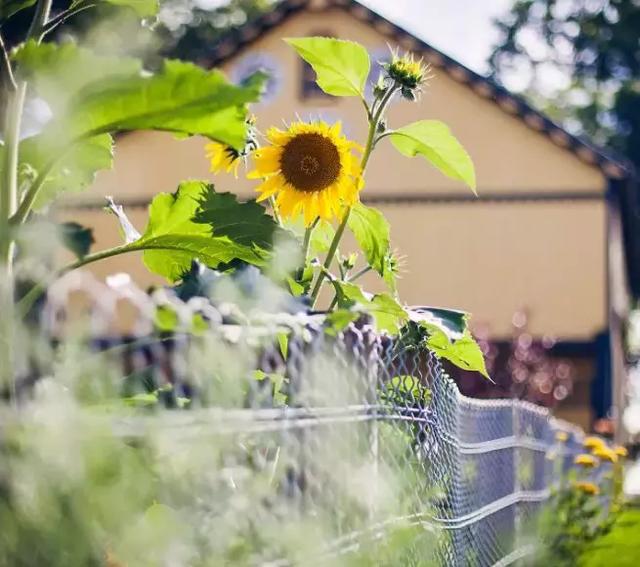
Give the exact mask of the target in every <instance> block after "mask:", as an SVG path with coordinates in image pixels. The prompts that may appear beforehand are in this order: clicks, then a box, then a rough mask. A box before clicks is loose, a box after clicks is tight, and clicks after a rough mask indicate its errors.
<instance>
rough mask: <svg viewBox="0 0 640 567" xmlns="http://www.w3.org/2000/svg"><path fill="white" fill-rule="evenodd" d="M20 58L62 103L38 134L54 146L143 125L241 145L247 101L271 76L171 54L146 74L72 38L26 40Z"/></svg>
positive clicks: (52, 99) (27, 73)
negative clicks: (234, 72) (244, 76)
mask: <svg viewBox="0 0 640 567" xmlns="http://www.w3.org/2000/svg"><path fill="white" fill-rule="evenodd" d="M15 59H16V61H17V62H18V63H19V66H20V72H21V74H22V76H24V77H25V78H29V79H32V80H33V81H34V84H35V86H36V89H37V91H38V93H39V94H41V96H43V98H45V99H46V100H47V102H49V103H50V104H52V105H53V106H54V108H55V109H56V110H57V112H56V113H54V114H55V115H56V119H55V120H53V121H52V122H51V123H49V124H48V125H47V127H46V128H45V132H43V134H41V136H43V137H45V138H46V140H47V141H48V142H49V145H48V147H49V148H51V149H52V150H55V149H59V148H61V147H63V146H65V145H66V144H69V143H71V142H73V141H76V140H78V139H83V138H88V137H92V136H95V135H97V134H102V133H109V132H114V131H128V130H141V129H151V130H164V131H168V132H175V133H177V134H180V135H195V134H199V135H202V136H206V137H208V138H210V139H213V140H217V141H220V142H223V143H226V144H229V145H231V146H233V147H235V148H240V147H243V146H244V144H245V137H246V129H247V125H246V122H245V118H246V110H247V109H246V105H247V103H250V102H255V101H256V100H257V99H258V98H259V95H260V92H261V90H262V86H263V84H264V80H265V78H266V77H265V76H264V75H263V74H262V73H257V74H256V75H253V76H252V77H251V78H250V79H248V80H247V81H245V83H244V84H243V86H235V85H232V84H230V83H229V82H228V81H227V79H226V78H225V76H224V75H223V74H222V73H221V72H220V71H217V70H210V71H207V70H205V69H203V68H201V67H199V66H197V65H194V64H192V63H185V62H182V61H171V60H169V61H165V62H164V64H163V66H162V68H161V69H160V70H159V71H158V72H157V73H142V72H141V70H140V69H141V65H140V62H139V61H137V60H135V59H130V58H122V59H121V58H114V57H108V56H103V55H98V54H95V53H93V52H92V51H90V50H88V49H84V48H80V47H78V46H76V45H74V44H65V45H62V46H57V45H52V44H41V45H35V44H33V43H29V44H27V45H26V46H25V47H24V48H23V49H21V50H20V51H19V52H18V53H17V54H16V55H15Z"/></svg>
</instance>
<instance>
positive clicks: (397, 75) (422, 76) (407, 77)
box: [384, 52, 429, 94]
mask: <svg viewBox="0 0 640 567" xmlns="http://www.w3.org/2000/svg"><path fill="white" fill-rule="evenodd" d="M384 68H385V70H386V71H387V75H388V76H389V78H390V79H392V80H393V81H395V82H396V83H398V84H399V85H400V86H402V88H403V89H407V90H409V91H412V90H414V89H417V88H418V87H420V85H421V84H422V83H423V81H425V80H426V79H428V78H429V77H428V74H429V66H428V65H425V64H424V63H423V60H422V59H417V60H416V59H415V58H414V56H413V54H412V53H405V54H404V55H398V53H397V52H394V53H392V54H391V61H390V62H389V63H387V64H385V65H384ZM403 94H404V93H403Z"/></svg>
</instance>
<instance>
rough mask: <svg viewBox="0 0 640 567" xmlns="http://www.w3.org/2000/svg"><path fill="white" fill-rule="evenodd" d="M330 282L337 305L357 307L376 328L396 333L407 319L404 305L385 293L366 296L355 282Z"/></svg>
mask: <svg viewBox="0 0 640 567" xmlns="http://www.w3.org/2000/svg"><path fill="white" fill-rule="evenodd" d="M332 283H333V286H334V288H335V290H336V294H337V296H338V307H340V308H347V309H348V308H351V307H359V308H360V309H361V310H362V311H364V312H365V313H368V314H370V315H371V316H372V317H373V319H374V321H375V324H376V328H377V329H378V330H381V331H387V332H389V333H390V334H397V333H398V331H399V329H400V327H401V326H402V325H403V324H404V323H405V322H406V321H408V319H409V315H408V313H407V312H406V310H405V309H404V307H402V305H400V304H399V303H398V302H397V301H396V300H395V299H394V298H393V297H391V296H390V295H389V294H387V293H380V294H377V295H373V296H370V297H367V295H365V294H364V293H363V291H362V290H361V289H360V287H359V286H357V285H355V284H352V283H345V282H341V281H337V280H334V281H333V282H332Z"/></svg>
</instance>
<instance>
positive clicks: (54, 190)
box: [20, 134, 113, 210]
mask: <svg viewBox="0 0 640 567" xmlns="http://www.w3.org/2000/svg"><path fill="white" fill-rule="evenodd" d="M41 142H42V139H41V138H40V137H39V136H35V137H33V138H27V139H26V140H24V141H22V142H21V143H20V172H21V178H22V180H23V181H24V180H25V177H27V176H28V177H29V178H33V176H34V175H36V174H37V173H40V171H41V170H42V168H43V167H45V166H46V165H47V160H48V159H49V155H48V153H49V149H48V148H45V147H42V145H41ZM112 165H113V140H112V138H111V136H110V135H109V134H101V135H99V136H94V137H93V138H89V139H87V140H82V141H80V142H78V143H77V144H74V145H73V146H72V148H71V149H70V150H69V151H68V152H67V153H65V155H64V156H63V157H62V159H61V160H59V161H58V162H57V163H56V164H55V166H54V167H53V169H52V170H51V173H50V174H49V175H48V176H47V178H46V180H45V182H44V184H43V185H42V187H41V189H40V191H39V193H38V196H37V198H36V201H35V203H34V205H33V207H34V209H35V210H39V209H42V207H44V206H46V205H48V204H49V203H50V202H51V201H53V200H54V199H55V198H56V197H57V196H58V195H59V194H61V193H63V192H67V191H68V192H78V191H82V190H83V189H85V188H87V187H89V186H90V185H91V184H92V183H93V181H94V179H95V176H96V173H97V172H98V171H100V170H104V169H111V167H112Z"/></svg>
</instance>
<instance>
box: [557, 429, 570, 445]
mask: <svg viewBox="0 0 640 567" xmlns="http://www.w3.org/2000/svg"><path fill="white" fill-rule="evenodd" d="M568 440H569V434H568V433H567V432H566V431H557V432H556V441H558V442H559V443H565V442H566V441H568Z"/></svg>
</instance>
